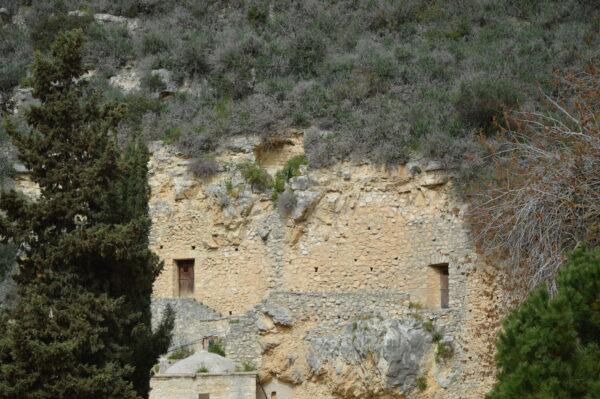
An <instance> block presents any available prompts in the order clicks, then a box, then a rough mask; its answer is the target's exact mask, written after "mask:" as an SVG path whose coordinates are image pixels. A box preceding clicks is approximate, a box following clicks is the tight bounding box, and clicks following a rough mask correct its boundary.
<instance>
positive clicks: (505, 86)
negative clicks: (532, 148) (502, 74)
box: [454, 78, 520, 132]
mask: <svg viewBox="0 0 600 399" xmlns="http://www.w3.org/2000/svg"><path fill="white" fill-rule="evenodd" d="M519 96H520V91H519V90H518V88H517V87H515V85H514V84H513V83H512V82H510V81H506V80H503V79H492V78H490V79H481V80H472V81H469V82H463V83H462V84H461V86H460V89H459V91H458V93H457V94H456V96H455V98H454V106H455V107H456V110H457V111H458V113H459V115H460V117H461V118H462V120H463V121H464V122H465V123H467V124H468V125H470V126H473V127H477V128H482V129H484V130H486V131H488V132H489V131H490V130H491V129H492V128H493V126H494V122H495V121H496V120H497V119H498V118H500V117H501V116H502V112H503V111H509V110H510V109H512V108H514V107H515V106H516V105H517V103H518V100H519Z"/></svg>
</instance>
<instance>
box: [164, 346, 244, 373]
mask: <svg viewBox="0 0 600 399" xmlns="http://www.w3.org/2000/svg"><path fill="white" fill-rule="evenodd" d="M200 368H206V369H208V372H209V373H230V372H232V371H235V364H234V363H233V362H232V361H231V360H229V359H227V358H224V357H223V356H220V355H217V354H215V353H210V352H207V351H199V352H196V353H194V354H193V355H192V356H189V357H186V358H185V359H181V360H180V361H178V362H176V363H175V364H173V365H172V366H171V367H169V368H168V369H167V370H166V371H165V374H188V373H196V372H197V371H198V369H200Z"/></svg>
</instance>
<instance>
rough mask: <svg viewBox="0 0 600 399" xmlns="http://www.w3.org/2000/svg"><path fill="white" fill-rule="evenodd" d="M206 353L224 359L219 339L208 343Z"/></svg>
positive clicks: (223, 350) (222, 346)
mask: <svg viewBox="0 0 600 399" xmlns="http://www.w3.org/2000/svg"><path fill="white" fill-rule="evenodd" d="M208 351H209V352H210V353H214V354H217V355H220V356H223V357H225V347H224V345H223V341H221V340H220V339H216V340H213V341H210V342H209V343H208Z"/></svg>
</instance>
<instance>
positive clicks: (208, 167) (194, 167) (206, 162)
mask: <svg viewBox="0 0 600 399" xmlns="http://www.w3.org/2000/svg"><path fill="white" fill-rule="evenodd" d="M189 169H190V171H191V172H192V173H193V174H194V175H195V176H197V177H201V178H207V177H211V176H213V175H215V174H216V173H217V172H219V164H218V163H217V162H215V161H214V160H213V159H205V158H199V159H194V160H193V161H192V163H190V165H189Z"/></svg>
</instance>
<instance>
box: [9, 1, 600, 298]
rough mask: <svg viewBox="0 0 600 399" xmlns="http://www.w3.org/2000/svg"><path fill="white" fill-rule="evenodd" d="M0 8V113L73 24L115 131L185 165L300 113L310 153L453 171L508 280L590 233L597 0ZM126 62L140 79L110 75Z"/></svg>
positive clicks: (272, 131) (202, 167) (549, 261)
mask: <svg viewBox="0 0 600 399" xmlns="http://www.w3.org/2000/svg"><path fill="white" fill-rule="evenodd" d="M102 13H103V14H104V15H100V17H101V18H99V15H98V14H102ZM107 14H110V15H107ZM0 18H1V21H2V24H1V25H0V50H1V51H2V54H3V59H2V62H1V63H0V105H1V106H2V108H3V109H4V110H6V111H9V112H10V111H11V108H13V107H14V104H13V101H11V93H12V92H13V89H14V88H15V87H16V86H20V87H22V88H26V87H28V86H29V85H30V84H31V73H28V71H27V65H28V64H29V63H30V62H31V61H32V59H33V54H34V51H39V52H41V53H47V52H48V50H49V46H50V43H52V42H53V40H54V38H55V37H56V36H57V35H58V34H59V33H60V32H61V31H65V30H73V29H81V30H82V31H83V33H84V36H85V49H84V63H85V69H86V70H88V71H91V72H92V73H90V74H88V76H87V77H86V78H85V79H87V80H88V81H89V84H88V85H87V87H86V89H85V90H87V94H91V93H96V94H97V95H98V98H99V100H100V103H109V102H113V101H117V102H121V103H123V104H124V105H126V113H125V115H124V118H123V119H122V121H121V123H120V124H119V126H118V133H119V138H120V142H121V143H126V142H128V141H129V139H130V138H131V137H134V136H141V137H143V138H145V139H146V140H157V139H159V140H163V141H164V142H165V143H168V144H174V145H177V146H178V147H179V148H180V149H181V151H182V152H184V153H185V154H186V155H187V156H189V157H191V158H195V160H194V161H193V162H191V163H190V170H191V172H193V173H195V174H196V175H198V176H200V177H206V176H208V175H210V174H212V173H215V172H216V171H218V170H219V167H220V166H219V165H218V164H217V163H216V162H215V161H214V159H213V152H214V151H215V150H216V149H217V148H218V147H219V146H220V145H221V144H222V143H223V142H224V139H225V138H227V137H231V136H234V135H239V134H248V133H250V134H257V135H259V136H260V137H262V139H263V140H264V141H265V143H266V144H269V143H270V142H272V141H273V140H277V139H278V138H279V137H278V136H280V135H285V134H286V131H287V130H289V128H298V129H304V133H305V135H304V146H305V148H304V150H305V156H306V162H308V164H309V165H310V166H311V167H313V168H315V167H316V168H318V167H323V166H327V165H329V164H331V163H333V162H336V161H339V160H352V161H355V162H373V163H376V164H379V165H385V166H392V165H397V164H404V163H406V162H408V161H409V160H411V159H419V158H425V159H433V160H437V161H440V162H441V163H442V165H444V166H446V167H450V168H454V169H456V170H457V171H458V172H459V173H458V175H459V176H460V177H461V179H458V180H457V181H458V182H459V183H461V184H459V185H457V186H458V187H459V190H458V191H457V192H458V193H459V194H461V195H463V196H465V197H468V198H470V202H471V204H472V205H473V206H472V210H471V227H472V230H473V231H474V232H475V238H476V241H477V242H478V244H479V247H480V250H481V251H482V252H483V253H484V254H485V255H487V256H488V258H489V260H490V263H492V264H507V265H508V266H511V267H512V268H511V269H509V270H511V272H512V274H513V277H516V278H515V279H513V280H514V281H518V282H520V283H521V285H523V287H522V288H523V290H522V291H524V292H527V291H529V290H530V289H531V288H533V287H535V286H537V285H539V284H540V283H542V282H550V283H551V286H552V287H554V285H553V284H552V281H553V279H554V276H555V275H556V272H557V270H558V268H559V267H560V266H561V265H562V263H563V261H564V259H565V254H566V253H567V252H568V251H570V250H572V249H573V248H575V247H577V246H579V245H581V244H587V245H590V246H594V245H596V244H597V243H598V242H600V239H599V238H598V237H599V235H598V226H600V220H599V219H600V218H599V216H598V215H600V212H599V210H598V206H597V205H596V204H597V203H600V201H598V198H597V197H598V195H597V192H598V173H597V170H598V168H597V165H598V164H600V150H599V148H598V126H597V122H595V121H596V120H597V101H598V100H597V99H598V98H600V96H598V87H599V86H598V82H599V80H598V74H597V72H595V68H597V66H598V65H600V64H599V61H600V7H598V4H597V1H595V0H564V1H555V0H460V1H452V2H448V1H442V0H403V1H394V0H369V1H352V0H338V1H335V0H322V1H314V0H308V1H289V0H280V1H268V0H252V1H209V0H204V1H201V0H198V1H192V0H188V1H174V0H161V1H159V0H121V1H109V0H87V1H76V0H63V1H57V0H55V1H41V0H29V1H26V0H8V2H7V6H6V9H5V10H4V11H3V12H2V13H1V15H0ZM119 18H120V20H119ZM127 71H135V73H136V75H137V78H139V81H140V85H139V87H138V88H135V89H133V90H130V91H123V90H122V89H121V88H118V87H117V86H116V85H114V84H111V83H110V79H111V78H114V77H119V76H123V74H124V72H127ZM17 119H18V118H17ZM17 122H18V121H17ZM22 127H23V128H24V127H25V126H22ZM5 136H6V135H5V134H2V132H1V131H0V137H4V138H3V140H4V143H5V144H6V137H5ZM2 148H3V149H4V150H6V149H9V148H10V147H9V146H6V145H3V146H2ZM4 150H3V155H2V156H0V160H1V161H2V162H0V175H6V173H8V171H9V169H10V168H9V166H10V165H11V164H12V159H14V154H13V153H12V152H11V151H9V150H6V151H4ZM255 166H256V168H258V165H255ZM415 171H416V172H418V170H415ZM250 172H253V173H254V172H257V173H258V172H261V169H260V168H258V169H256V171H254V170H248V173H249V174H251V173H250ZM254 174H256V173H254ZM259 177H260V176H259ZM280 183H281V182H280ZM270 184H273V183H272V182H271V183H270ZM279 193H282V195H281V197H280V196H279ZM274 199H276V200H277V201H278V203H281V204H282V206H281V207H280V208H282V209H285V206H284V205H285V202H286V201H287V200H288V198H287V197H286V195H285V192H283V187H279V188H278V189H277V190H276V193H275V196H274ZM287 202H289V201H287ZM11 251H12V250H11ZM7 264H8V263H7ZM3 269H6V268H3ZM515 287H516V285H515Z"/></svg>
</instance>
